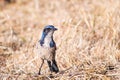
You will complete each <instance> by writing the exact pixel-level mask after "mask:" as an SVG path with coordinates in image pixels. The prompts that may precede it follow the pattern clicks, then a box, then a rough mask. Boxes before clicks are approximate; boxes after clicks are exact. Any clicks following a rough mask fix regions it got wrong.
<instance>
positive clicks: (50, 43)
mask: <svg viewBox="0 0 120 80" xmlns="http://www.w3.org/2000/svg"><path fill="white" fill-rule="evenodd" d="M56 30H58V29H57V28H55V27H54V26H53V25H46V26H45V27H44V29H43V31H42V35H41V38H40V40H39V41H38V42H37V45H36V49H37V53H38V54H39V55H40V58H41V65H40V68H39V72H38V75H40V74H41V68H42V66H43V64H44V61H47V64H48V67H49V70H50V72H51V73H52V72H55V73H58V72H59V68H58V65H57V62H56V60H55V56H56V43H55V41H54V39H53V34H54V32H55V31H56Z"/></svg>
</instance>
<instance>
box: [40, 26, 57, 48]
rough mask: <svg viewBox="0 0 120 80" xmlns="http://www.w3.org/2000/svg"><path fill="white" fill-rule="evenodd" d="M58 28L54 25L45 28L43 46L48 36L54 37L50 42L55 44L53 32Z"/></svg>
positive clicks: (42, 38)
mask: <svg viewBox="0 0 120 80" xmlns="http://www.w3.org/2000/svg"><path fill="white" fill-rule="evenodd" d="M56 30H57V28H55V27H54V26H53V25H47V26H45V28H44V29H43V32H42V37H41V39H40V45H41V46H42V45H43V44H44V40H45V38H46V37H50V38H52V41H51V42H50V46H51V47H52V46H53V44H54V41H53V33H54V31H56Z"/></svg>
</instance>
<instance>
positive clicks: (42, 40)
mask: <svg viewBox="0 0 120 80" xmlns="http://www.w3.org/2000/svg"><path fill="white" fill-rule="evenodd" d="M46 35H47V34H46V33H45V32H43V34H42V37H41V39H40V45H41V46H42V45H43V44H44V39H45V37H46Z"/></svg>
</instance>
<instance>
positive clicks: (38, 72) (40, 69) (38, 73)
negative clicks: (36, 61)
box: [38, 59, 44, 75]
mask: <svg viewBox="0 0 120 80" xmlns="http://www.w3.org/2000/svg"><path fill="white" fill-rule="evenodd" d="M43 64H44V60H43V59H42V63H41V65H40V68H39V72H38V75H40V74H41V73H40V72H41V68H42V66H43Z"/></svg>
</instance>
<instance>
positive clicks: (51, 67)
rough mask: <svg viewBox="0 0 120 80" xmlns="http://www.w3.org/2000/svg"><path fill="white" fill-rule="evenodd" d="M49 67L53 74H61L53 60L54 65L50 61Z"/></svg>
mask: <svg viewBox="0 0 120 80" xmlns="http://www.w3.org/2000/svg"><path fill="white" fill-rule="evenodd" d="M48 65H49V68H50V71H51V72H55V73H57V72H59V69H58V66H57V63H56V61H55V60H52V63H51V61H48Z"/></svg>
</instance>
